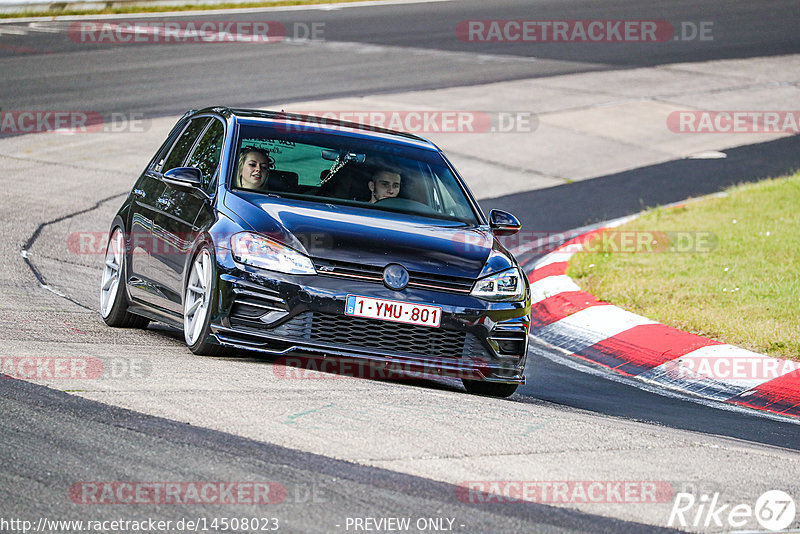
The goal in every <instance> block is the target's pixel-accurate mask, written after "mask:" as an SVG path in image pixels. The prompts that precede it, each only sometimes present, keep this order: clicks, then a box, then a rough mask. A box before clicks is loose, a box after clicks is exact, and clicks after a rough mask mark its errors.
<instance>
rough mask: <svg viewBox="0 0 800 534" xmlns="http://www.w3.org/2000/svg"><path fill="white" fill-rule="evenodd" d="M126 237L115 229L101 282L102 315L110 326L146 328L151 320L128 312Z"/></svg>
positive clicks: (107, 249)
mask: <svg viewBox="0 0 800 534" xmlns="http://www.w3.org/2000/svg"><path fill="white" fill-rule="evenodd" d="M124 279H125V237H124V236H123V235H122V230H120V229H119V228H114V231H113V232H111V237H110V238H109V240H108V247H107V248H106V257H105V265H104V267H103V278H102V281H101V282H100V315H102V316H103V321H105V323H106V324H107V325H108V326H114V327H118V328H146V327H147V324H148V323H149V322H150V320H149V319H147V318H145V317H141V316H139V315H134V314H132V313H130V312H128V296H127V295H126V294H125V283H124Z"/></svg>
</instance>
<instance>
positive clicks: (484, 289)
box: [470, 267, 525, 300]
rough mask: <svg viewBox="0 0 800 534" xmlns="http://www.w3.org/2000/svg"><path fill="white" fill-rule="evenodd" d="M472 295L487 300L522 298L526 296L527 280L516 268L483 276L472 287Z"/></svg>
mask: <svg viewBox="0 0 800 534" xmlns="http://www.w3.org/2000/svg"><path fill="white" fill-rule="evenodd" d="M470 295H472V296H473V297H478V298H482V299H485V300H522V299H523V298H525V280H524V279H523V274H522V272H521V271H520V270H519V269H518V268H516V267H512V268H511V269H506V270H505V271H501V272H499V273H496V274H493V275H491V276H487V277H486V278H481V279H480V280H478V281H477V282H475V285H474V286H473V287H472V291H471V292H470Z"/></svg>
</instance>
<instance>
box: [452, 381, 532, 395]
mask: <svg viewBox="0 0 800 534" xmlns="http://www.w3.org/2000/svg"><path fill="white" fill-rule="evenodd" d="M461 382H462V383H463V384H464V387H465V388H466V389H467V392H469V393H472V394H473V395H484V396H487V397H498V398H501V399H504V398H506V397H510V396H511V395H513V394H514V392H515V391H517V387H519V384H504V383H499V382H483V381H481V380H468V379H466V378H462V379H461Z"/></svg>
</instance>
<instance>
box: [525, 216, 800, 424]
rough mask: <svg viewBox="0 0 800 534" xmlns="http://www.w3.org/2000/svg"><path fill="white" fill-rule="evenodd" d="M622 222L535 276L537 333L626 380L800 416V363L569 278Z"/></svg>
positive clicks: (542, 263) (571, 247) (576, 244)
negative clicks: (691, 329) (648, 312)
mask: <svg viewBox="0 0 800 534" xmlns="http://www.w3.org/2000/svg"><path fill="white" fill-rule="evenodd" d="M621 222H623V221H622V220H619V221H614V222H613V223H609V224H608V225H606V226H603V227H601V228H596V229H594V230H591V231H589V232H586V233H584V234H582V235H580V236H578V237H576V238H574V239H571V240H569V241H567V242H566V243H564V244H563V245H561V246H560V247H558V248H557V249H556V250H554V251H553V252H551V253H550V254H548V255H547V256H545V257H543V258H541V259H540V260H539V261H538V262H536V264H535V265H534V267H533V270H531V271H530V272H529V274H528V280H529V281H530V283H531V294H532V305H531V316H532V325H531V334H532V335H533V336H535V337H536V338H538V339H539V340H542V341H544V342H545V343H547V344H549V345H552V346H554V347H556V348H558V349H560V351H561V352H564V353H567V354H569V355H570V356H573V357H576V358H581V359H583V360H586V361H589V362H592V363H594V364H599V365H601V366H604V367H606V368H607V369H610V370H611V371H613V372H615V373H618V374H620V375H625V376H628V377H633V378H635V379H638V380H642V381H644V382H647V383H650V384H654V385H657V386H660V387H665V388H668V389H671V390H678V391H681V392H684V393H689V394H692V395H697V396H700V397H703V398H706V399H710V400H714V401H721V402H723V403H729V404H734V405H738V406H746V407H749V408H755V409H758V410H766V411H769V412H772V413H775V414H780V415H784V416H791V417H800V362H795V361H791V360H784V359H779V358H772V357H769V356H765V355H763V354H757V353H755V352H750V351H747V350H744V349H741V348H739V347H735V346H732V345H726V344H724V343H720V342H718V341H714V340H711V339H707V338H704V337H702V336H698V335H694V334H689V333H687V332H683V331H681V330H678V329H676V328H672V327H669V326H665V325H662V324H659V323H656V322H654V321H651V320H650V319H646V318H644V317H641V316H639V315H636V314H634V313H631V312H628V311H625V310H623V309H621V308H618V307H616V306H612V305H611V304H608V303H606V302H602V301H600V300H598V299H597V298H595V297H594V296H593V295H591V294H589V293H586V292H584V291H581V290H580V287H578V285H577V284H576V283H575V282H574V281H573V280H572V279H571V278H570V277H569V276H567V266H568V263H569V260H570V258H571V257H572V256H573V255H574V254H575V253H577V252H579V251H580V250H581V249H582V248H583V243H587V242H590V240H591V239H593V238H594V237H596V236H597V234H599V233H602V232H604V231H606V230H607V229H609V228H611V227H612V226H616V225H618V224H620V223H621Z"/></svg>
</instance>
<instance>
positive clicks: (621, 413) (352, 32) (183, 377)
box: [0, 0, 800, 532]
mask: <svg viewBox="0 0 800 534" xmlns="http://www.w3.org/2000/svg"><path fill="white" fill-rule="evenodd" d="M185 16H186V17H191V18H192V20H216V21H219V20H224V21H246V20H249V19H252V18H253V17H254V15H253V14H242V13H226V14H216V15H214V14H204V15H185ZM257 16H258V17H259V20H270V21H279V22H281V23H282V24H283V25H284V27H286V28H287V29H292V31H294V30H293V29H294V28H298V27H299V28H310V27H312V25H314V24H318V25H321V26H319V27H324V39H320V40H319V41H313V40H311V41H306V40H303V39H301V38H296V39H288V40H287V41H286V42H283V43H280V44H275V45H270V46H252V45H250V44H232V43H229V44H215V45H193V44H182V45H174V46H173V45H137V44H124V45H119V44H91V43H89V44H87V43H83V42H76V40H74V39H71V38H70V36H69V25H70V22H69V21H52V22H47V23H46V24H45V23H38V22H36V23H33V24H30V23H27V22H25V23H22V22H20V23H15V22H10V23H7V24H0V72H2V76H1V78H2V82H0V109H2V110H23V109H26V110H93V111H94V112H96V113H97V114H98V115H100V116H102V117H108V116H109V115H110V114H113V113H119V114H128V115H131V114H136V115H137V116H141V117H146V118H148V119H151V120H153V121H154V122H153V124H161V123H160V122H158V121H159V119H160V118H162V117H173V116H176V115H180V114H182V113H183V112H184V111H185V110H186V109H189V108H196V107H204V106H207V105H214V104H224V105H231V106H242V107H245V106H250V107H269V106H272V105H282V104H285V103H291V102H306V101H312V100H322V99H327V98H342V97H353V98H357V97H361V96H368V95H378V94H383V95H391V94H393V93H400V92H408V91H419V90H427V89H438V88H453V87H470V86H477V85H480V84H486V83H491V82H499V81H508V80H524V79H532V78H548V77H552V76H557V75H563V74H570V73H592V72H604V71H616V70H622V69H632V68H638V67H654V66H663V65H669V64H673V63H686V62H701V61H712V60H729V59H750V58H762V57H771V56H780V55H786V54H798V53H800V37H798V33H797V29H796V22H797V2H794V1H783V0H772V1H770V2H748V1H739V0H735V1H726V0H713V1H708V2H702V3H700V2H659V1H646V2H637V3H635V5H633V4H632V3H629V2H612V1H589V0H580V1H576V2H565V1H552V2H525V1H512V0H496V1H492V2H483V1H472V0H456V1H441V2H419V3H416V2H413V3H407V4H404V3H397V4H395V3H390V4H389V5H384V6H350V7H341V6H339V7H335V8H323V9H320V8H317V9H296V10H295V9H292V10H284V11H269V12H265V13H259V14H258V15H257ZM173 18H174V16H173ZM533 18H535V19H539V20H575V19H583V20H589V19H597V20H619V19H642V20H667V21H670V22H672V23H673V25H679V24H680V21H693V22H697V23H699V22H700V21H713V23H714V30H715V34H714V35H715V39H714V40H713V42H708V43H703V46H699V45H698V43H697V42H696V41H688V42H682V41H680V40H675V41H674V42H673V41H670V42H666V43H663V46H659V47H657V48H656V47H653V46H647V45H645V44H641V43H639V44H637V43H601V44H595V45H586V44H578V43H571V44H569V43H568V44H558V45H555V46H554V45H552V44H549V45H546V44H531V43H493V42H464V41H461V40H459V39H458V38H456V30H455V28H456V27H457V25H458V24H459V22H461V21H464V20H484V19H501V20H503V19H533ZM137 20H142V21H145V20H159V19H158V18H157V17H142V18H140V19H137ZM298 25H299V26H298ZM289 37H291V35H289ZM468 105H469V104H468V103H459V102H454V103H453V108H458V107H459V106H468ZM158 127H161V128H163V126H158ZM38 135H39V136H41V139H40V140H39V139H37V138H36V137H35V136H27V137H25V138H23V137H17V136H15V135H10V134H9V135H7V132H6V133H4V134H3V135H2V136H0V143H6V144H3V145H2V146H3V147H6V148H3V149H2V150H0V168H2V172H0V184H2V190H0V205H2V214H0V224H2V232H3V239H1V240H0V265H2V268H0V272H2V273H3V274H2V275H0V326H2V328H0V340H2V345H3V351H4V352H0V356H4V357H12V356H27V357H37V356H51V357H56V356H69V357H75V356H83V357H96V358H100V359H104V360H105V361H106V362H107V363H108V362H111V363H118V364H120V365H128V367H127V368H126V369H123V370H122V371H121V372H120V376H119V377H118V378H115V379H111V380H107V381H99V383H96V384H88V385H86V384H77V383H75V382H77V381H72V382H70V383H69V384H67V385H64V384H62V383H58V381H50V382H48V383H47V386H49V387H44V386H43V385H41V383H42V381H40V383H39V384H34V383H29V382H25V381H20V380H13V379H2V380H0V411H1V412H2V415H1V416H0V427H1V429H0V435H2V439H0V459H2V462H0V463H1V464H2V466H3V467H2V469H1V470H0V531H2V532H5V531H9V532H17V531H22V530H20V529H18V528H17V529H14V528H13V527H9V526H4V524H3V523H2V520H4V519H5V520H8V519H11V518H18V519H19V518H21V519H25V520H31V521H33V524H34V525H36V524H37V521H39V519H40V518H42V517H46V518H48V519H52V520H59V519H64V520H66V519H75V520H87V519H102V520H113V519H126V520H146V519H148V518H156V519H159V520H171V521H173V522H176V521H178V520H181V519H187V518H188V519H191V518H194V519H197V518H207V519H208V520H209V521H210V520H211V519H212V518H215V517H216V518H219V517H239V518H241V517H259V518H278V519H279V521H280V531H288V532H347V531H350V532H352V531H359V530H360V531H366V530H368V529H366V528H364V524H363V523H362V528H360V529H359V528H357V527H356V526H355V525H354V523H353V522H352V520H353V518H372V519H375V520H377V519H380V518H395V517H409V518H412V524H413V523H414V522H416V521H417V520H419V519H431V520H435V519H440V520H443V521H444V522H443V523H441V525H442V526H448V525H449V528H448V529H443V530H452V531H455V532H658V531H661V530H670V529H668V528H667V526H668V523H667V518H668V517H669V515H670V514H669V513H670V509H671V506H672V501H671V499H669V498H668V499H662V500H661V501H659V502H658V503H656V504H654V505H652V506H650V505H648V504H640V503H637V504H630V503H622V504H620V503H589V504H585V505H578V504H576V503H575V502H570V503H558V502H556V503H553V502H542V503H539V502H536V503H526V502H503V503H482V502H478V503H476V502H465V500H464V499H463V498H460V497H459V496H463V495H462V494H461V493H460V490H459V483H460V482H462V481H469V480H488V481H497V480H507V481H508V480H511V481H520V480H534V481H536V480H538V481H565V480H569V481H580V480H583V481H592V480H594V481H596V480H606V481H620V480H640V481H663V482H665V483H669V484H670V485H671V487H672V488H673V491H674V492H675V493H677V492H679V491H694V492H695V494H696V495H698V496H699V495H700V493H703V494H707V495H710V494H712V493H714V492H719V493H720V495H721V499H723V500H724V502H727V503H740V502H749V503H751V504H752V502H753V501H754V500H755V498H757V497H758V496H759V495H761V494H762V493H763V492H765V491H767V490H772V489H782V490H784V491H787V492H789V493H792V491H793V492H794V494H793V495H794V497H795V500H797V498H798V497H800V491H798V489H800V486H798V483H797V480H796V478H797V477H796V473H797V472H798V468H800V465H798V464H800V462H798V455H797V451H798V449H800V425H798V424H797V423H796V422H793V421H788V420H785V419H780V418H775V417H765V416H764V415H762V414H758V413H754V412H750V411H745V410H728V409H723V408H721V407H718V406H714V405H710V404H703V403H699V402H695V401H693V400H690V399H686V398H684V397H681V396H678V395H673V394H663V393H662V392H657V391H645V390H643V389H640V388H638V387H636V386H635V385H634V384H631V383H627V382H626V381H625V380H624V379H616V378H615V377H612V376H609V375H605V374H604V373H603V372H601V371H599V370H597V369H594V368H588V367H584V366H582V365H580V364H572V365H571V364H569V362H564V361H561V360H559V359H558V358H556V357H554V356H553V355H551V354H548V352H547V350H546V349H545V348H544V347H540V346H534V347H532V350H531V354H530V356H529V361H528V366H527V368H526V375H527V378H528V383H527V385H525V386H523V387H521V388H520V389H519V390H518V392H517V394H515V395H514V396H513V397H512V398H510V399H509V400H502V401H501V400H495V399H484V398H480V397H472V396H467V395H466V394H464V393H463V389H462V388H461V386H460V384H459V383H457V382H455V381H447V380H425V379H417V380H407V381H395V382H393V381H383V380H367V379H360V380H355V379H344V378H346V377H336V376H334V378H333V379H331V380H301V381H291V380H281V379H280V378H281V375H280V373H281V372H283V371H281V370H280V367H279V366H278V364H277V363H276V362H274V361H272V360H270V359H268V358H263V357H259V356H256V355H252V354H235V355H233V356H230V357H227V358H199V357H193V356H192V355H191V354H189V353H188V351H187V350H186V349H185V347H183V343H182V339H181V335H180V333H176V332H175V331H172V330H170V329H167V328H165V327H160V326H158V325H151V327H150V328H149V329H148V330H147V331H117V330H111V329H109V328H107V327H105V325H104V324H103V323H102V320H101V319H100V317H99V314H98V313H97V312H96V311H95V310H96V302H95V301H96V300H97V299H96V293H97V291H96V286H97V284H98V280H99V267H98V266H99V265H100V263H98V262H100V261H101V260H100V259H99V258H98V257H89V258H78V259H76V258H72V257H67V258H61V257H60V256H63V254H61V253H60V251H63V249H64V239H65V236H66V235H69V234H70V233H71V232H74V231H76V230H78V229H85V228H91V229H97V230H99V231H104V230H105V229H106V226H107V224H108V221H110V220H111V216H112V214H113V213H114V212H115V211H116V209H117V208H118V206H119V204H120V203H121V201H122V198H123V195H124V194H126V193H127V190H129V188H130V185H131V184H132V183H133V180H134V179H135V176H136V175H137V173H138V172H140V170H141V166H142V165H143V164H144V162H145V160H146V158H148V157H149V156H150V154H151V152H152V150H154V149H155V148H156V146H157V143H155V144H152V145H148V148H147V149H146V150H145V151H144V157H142V156H141V154H140V153H139V152H138V150H139V148H138V147H137V149H136V150H134V149H133V148H131V150H130V151H128V152H126V151H125V149H124V148H120V147H123V146H124V145H123V143H122V142H120V144H119V145H114V147H113V148H114V149H113V150H112V149H111V148H109V147H105V146H97V144H96V141H94V140H93V139H92V138H91V137H92V136H85V138H80V139H79V138H78V136H75V139H72V140H69V144H68V146H69V150H70V152H69V153H67V152H63V151H62V152H57V151H55V150H54V149H53V148H52V147H53V146H55V145H53V144H51V139H50V138H49V137H48V136H53V135H54V134H38ZM58 142H61V141H58ZM65 146H67V145H65ZM443 148H444V149H445V151H447V146H444V147H443ZM726 154H727V158H726V159H725V160H720V161H717V160H685V159H680V160H675V161H668V162H663V163H659V164H654V165H647V166H643V167H638V168H635V169H630V170H626V171H623V172H619V173H614V174H610V175H606V176H599V177H594V178H592V179H587V180H582V181H576V182H574V183H564V184H562V185H558V186H553V187H547V188H540V189H537V190H534V191H528V192H522V193H519V192H515V193H513V194H504V193H502V192H500V193H499V194H497V195H492V196H489V197H487V196H483V197H482V198H481V204H482V206H483V208H484V209H485V210H488V209H491V208H502V209H507V210H509V211H512V212H513V213H515V214H517V215H518V216H519V218H520V219H521V220H522V222H523V225H524V227H525V228H526V229H547V230H548V231H566V230H569V229H573V228H577V227H581V226H584V225H587V224H591V223H595V222H599V221H604V220H608V219H611V218H615V217H620V216H623V215H628V214H632V213H636V212H638V211H640V210H641V209H642V208H643V207H645V206H652V205H657V204H665V203H670V202H676V201H680V200H682V199H685V198H688V197H691V196H698V195H703V194H709V193H713V192H716V191H719V190H720V189H722V188H724V187H726V186H728V185H731V184H734V183H738V182H741V181H744V180H756V179H759V178H763V177H767V176H777V175H780V174H784V173H786V172H789V171H792V170H794V169H797V168H800V136H793V137H784V138H781V139H777V140H770V141H767V142H762V143H757V144H749V145H747V146H741V147H736V148H731V149H728V150H726ZM123 165H125V166H123ZM20 184H29V185H30V186H31V187H29V188H25V187H21V186H20ZM555 207H557V209H555ZM22 251H29V252H30V255H29V257H28V258H25V257H22V256H23V255H22V254H21V252H22ZM521 259H522V260H523V261H525V262H530V261H532V260H533V259H534V257H530V256H525V257H523V258H521ZM42 285H45V286H48V287H49V288H50V289H51V290H48V288H42V287H41V286H42ZM134 363H135V364H136V365H138V366H140V367H139V370H140V372H135V370H134V368H133V364H134ZM339 378H342V379H339ZM44 382H46V381H44ZM92 481H94V482H97V481H139V482H146V481H150V482H153V481H161V482H165V481H184V482H185V481H189V482H199V481H251V482H252V481H277V482H279V484H280V485H282V487H283V488H285V490H286V495H285V498H284V499H282V500H279V501H280V502H277V503H276V504H271V505H268V506H266V507H265V506H258V505H253V504H192V503H189V504H182V505H175V504H143V505H137V506H131V505H124V504H117V505H103V506H92V505H87V504H80V503H77V502H76V501H75V499H74V498H73V497H74V495H73V494H71V493H70V491H71V488H73V487H74V486H75V485H76V484H81V483H83V482H92ZM670 497H671V496H670ZM580 504H582V503H580ZM450 519H451V520H452V523H448V521H447V520H450ZM432 524H434V523H433V522H432V523H430V524H429V525H432ZM793 525H794V527H795V528H797V526H798V523H797V522H795V523H794V524H793ZM18 526H19V525H17V527H18ZM384 526H386V525H385V524H384ZM750 526H754V527H757V526H758V524H757V523H755V522H752V523H751V524H750ZM415 528H417V527H412V528H411V529H410V530H411V531H416V530H415ZM42 530H44V531H53V532H56V531H63V532H66V531H75V530H77V529H75V528H62V529H58V528H56V527H53V526H51V527H49V528H43V529H42ZM109 530H111V529H109ZM116 530H119V531H126V532H127V531H129V530H124V529H121V528H118V529H116ZM219 530H220V531H222V530H225V529H219ZM247 530H251V531H255V530H256V529H249V528H242V529H239V530H238V531H247ZM392 530H393V529H391V528H384V529H383V530H382V531H392ZM394 530H395V531H396V530H398V529H394ZM417 530H424V531H431V530H433V528H432V527H431V528H426V529H418V528H417ZM690 530H695V531H706V530H708V531H721V530H723V529H721V528H717V529H715V528H714V526H713V525H711V526H710V527H709V526H706V527H703V526H702V525H701V526H699V527H694V528H690ZM153 531H156V530H153ZM175 531H178V530H175ZM211 531H214V530H211ZM233 531H236V529H233ZM373 531H378V529H374V530H373Z"/></svg>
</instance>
